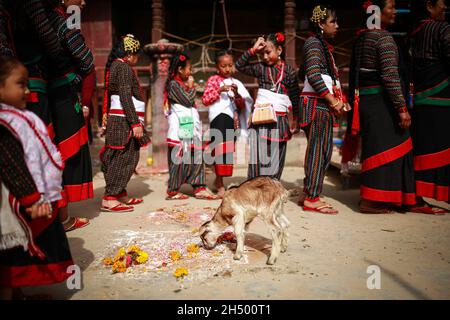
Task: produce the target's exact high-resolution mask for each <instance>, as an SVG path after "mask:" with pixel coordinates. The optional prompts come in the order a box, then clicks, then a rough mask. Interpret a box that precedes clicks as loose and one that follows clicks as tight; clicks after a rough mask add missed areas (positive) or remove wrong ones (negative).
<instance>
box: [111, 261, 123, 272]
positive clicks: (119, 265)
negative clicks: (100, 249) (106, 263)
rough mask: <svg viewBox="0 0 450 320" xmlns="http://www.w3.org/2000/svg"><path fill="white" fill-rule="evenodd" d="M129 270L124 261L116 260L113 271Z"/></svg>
mask: <svg viewBox="0 0 450 320" xmlns="http://www.w3.org/2000/svg"><path fill="white" fill-rule="evenodd" d="M126 271H127V266H126V263H125V262H124V261H117V262H114V264H113V266H112V272H113V273H124V272H126Z"/></svg>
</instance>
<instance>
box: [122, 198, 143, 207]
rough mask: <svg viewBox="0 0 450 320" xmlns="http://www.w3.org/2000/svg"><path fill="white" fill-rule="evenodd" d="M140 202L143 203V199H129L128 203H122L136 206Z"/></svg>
mask: <svg viewBox="0 0 450 320" xmlns="http://www.w3.org/2000/svg"><path fill="white" fill-rule="evenodd" d="M142 202H144V199H138V198H130V199H129V200H128V201H126V202H124V203H125V204H127V205H129V206H134V205H137V204H141V203H142Z"/></svg>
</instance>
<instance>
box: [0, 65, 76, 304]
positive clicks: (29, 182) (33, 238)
mask: <svg viewBox="0 0 450 320" xmlns="http://www.w3.org/2000/svg"><path fill="white" fill-rule="evenodd" d="M27 83H28V71H27V69H26V68H25V66H24V65H22V64H21V63H20V62H19V61H18V60H16V59H14V58H10V57H8V58H6V57H0V102H1V103H0V168H1V169H0V187H1V195H0V207H1V208H0V299H11V298H13V296H12V293H13V292H12V291H13V290H12V289H18V288H20V287H23V286H39V285H46V284H53V283H57V282H62V281H64V280H65V279H67V278H68V277H69V276H70V273H67V268H68V267H69V266H71V265H73V261H72V258H71V254H70V249H69V244H68V241H67V238H66V234H65V232H64V228H63V226H62V224H61V221H60V220H59V218H58V210H57V203H58V201H59V200H60V199H61V198H62V196H61V191H62V190H61V183H62V171H63V166H64V164H63V161H62V158H61V155H60V153H59V152H58V150H57V149H56V147H55V145H53V143H52V141H51V139H50V137H49V136H48V133H47V128H46V126H45V124H44V123H43V122H42V120H41V119H40V118H39V117H38V116H36V115H35V114H34V113H33V112H31V111H28V110H25V108H26V104H27V95H28V94H29V93H30V91H29V89H28V87H27Z"/></svg>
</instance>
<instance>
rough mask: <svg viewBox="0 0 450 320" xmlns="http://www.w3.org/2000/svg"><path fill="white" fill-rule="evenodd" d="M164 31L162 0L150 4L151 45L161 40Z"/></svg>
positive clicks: (155, 0)
mask: <svg viewBox="0 0 450 320" xmlns="http://www.w3.org/2000/svg"><path fill="white" fill-rule="evenodd" d="M164 29H165V18H164V0H153V2H152V39H151V42H152V43H156V42H158V41H159V40H161V39H162V31H163V30H164Z"/></svg>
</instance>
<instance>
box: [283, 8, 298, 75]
mask: <svg viewBox="0 0 450 320" xmlns="http://www.w3.org/2000/svg"><path fill="white" fill-rule="evenodd" d="M284 7H285V8H284V33H285V34H286V47H285V50H286V63H287V64H290V65H291V66H292V67H294V68H297V64H296V63H295V40H296V38H295V23H296V20H295V0H285V1H284Z"/></svg>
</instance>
